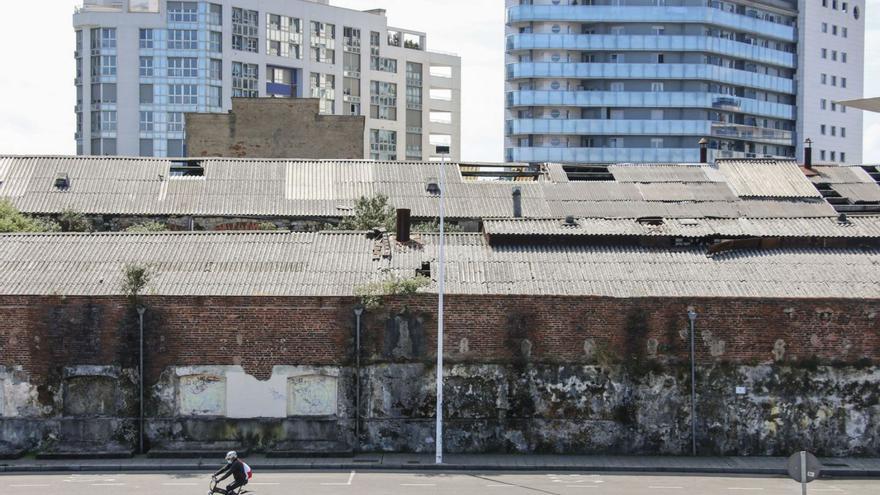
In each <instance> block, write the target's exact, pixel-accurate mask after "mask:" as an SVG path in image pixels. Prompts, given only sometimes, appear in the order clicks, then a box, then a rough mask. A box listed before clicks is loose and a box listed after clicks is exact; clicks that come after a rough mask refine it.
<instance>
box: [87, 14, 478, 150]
mask: <svg viewBox="0 0 880 495" xmlns="http://www.w3.org/2000/svg"><path fill="white" fill-rule="evenodd" d="M73 24H74V28H75V31H76V67H77V75H76V90H77V102H76V121H77V132H76V140H77V153H79V154H92V155H142V156H184V155H186V149H185V136H184V132H185V123H184V114H185V113H187V112H204V113H220V112H227V111H229V109H230V108H231V105H232V103H231V98H232V97H306V98H320V99H321V111H322V112H323V113H326V114H336V115H364V116H366V129H365V133H364V150H365V152H364V157H365V158H373V159H377V160H429V159H432V158H434V157H433V156H432V155H433V153H434V146H435V145H449V146H450V147H451V151H450V156H451V157H452V159H454V160H458V159H460V154H461V94H460V93H461V60H460V58H459V57H458V56H455V55H450V54H443V53H437V52H430V51H427V39H426V35H425V33H420V32H415V31H410V30H406V29H399V28H393V27H389V26H388V23H387V18H386V17H385V11H384V10H372V11H366V12H361V11H356V10H351V9H345V8H340V7H335V6H332V5H330V4H329V0H210V1H204V0H199V1H166V0H85V3H84V5H83V7H81V8H79V9H77V11H76V12H75V14H74V16H73Z"/></svg>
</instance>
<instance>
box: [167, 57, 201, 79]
mask: <svg viewBox="0 0 880 495" xmlns="http://www.w3.org/2000/svg"><path fill="white" fill-rule="evenodd" d="M198 75H199V59H197V58H192V57H169V58H168V77H198Z"/></svg>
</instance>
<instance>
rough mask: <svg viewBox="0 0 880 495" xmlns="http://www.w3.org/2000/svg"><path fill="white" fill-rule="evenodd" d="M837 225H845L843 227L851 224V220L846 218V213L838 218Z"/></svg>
mask: <svg viewBox="0 0 880 495" xmlns="http://www.w3.org/2000/svg"><path fill="white" fill-rule="evenodd" d="M837 223H839V224H843V225H848V224H850V223H851V222H850V221H849V218H848V217H847V216H846V213H841V214H840V215H838V216H837Z"/></svg>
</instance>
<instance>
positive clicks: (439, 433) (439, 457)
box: [435, 152, 448, 464]
mask: <svg viewBox="0 0 880 495" xmlns="http://www.w3.org/2000/svg"><path fill="white" fill-rule="evenodd" d="M447 153H448V152H447ZM446 158H447V154H443V155H442V158H441V160H440V162H439V163H440V253H439V254H440V256H439V260H438V265H439V274H438V280H437V283H438V290H437V292H438V303H437V304H438V308H437V425H436V426H437V428H436V431H435V437H436V443H435V446H436V457H435V462H436V463H437V464H443V290H444V284H445V281H446V267H445V264H446V258H445V256H446V253H445V249H444V245H443V244H444V241H445V239H446V233H445V224H444V222H445V217H444V212H443V197H444V194H446Z"/></svg>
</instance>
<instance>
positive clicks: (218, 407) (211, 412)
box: [178, 374, 226, 416]
mask: <svg viewBox="0 0 880 495" xmlns="http://www.w3.org/2000/svg"><path fill="white" fill-rule="evenodd" d="M178 404H179V411H178V412H179V413H180V415H181V416H225V415H226V379H225V378H224V377H222V376H217V375H208V374H198V375H186V376H181V377H180V379H179V382H178Z"/></svg>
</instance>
